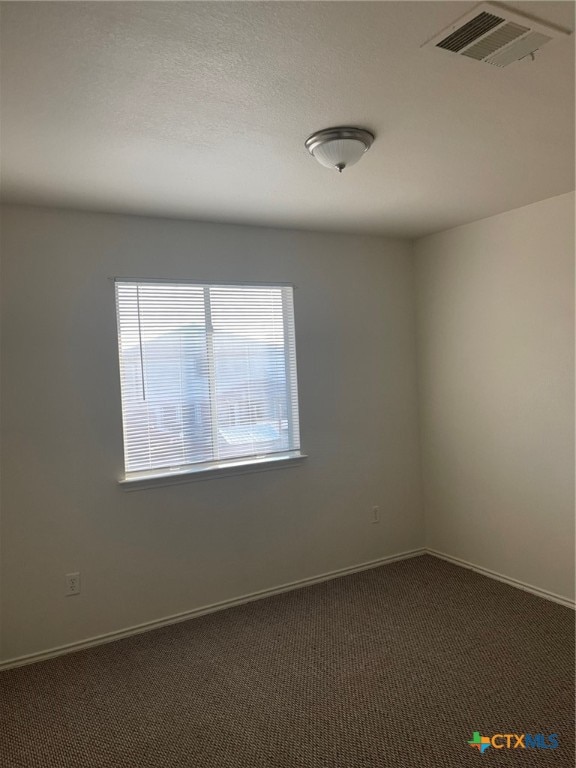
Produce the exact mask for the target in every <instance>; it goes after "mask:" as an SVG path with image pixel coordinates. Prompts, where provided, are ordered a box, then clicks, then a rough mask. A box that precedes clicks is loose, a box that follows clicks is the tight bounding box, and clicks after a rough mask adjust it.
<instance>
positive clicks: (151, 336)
mask: <svg viewBox="0 0 576 768" xmlns="http://www.w3.org/2000/svg"><path fill="white" fill-rule="evenodd" d="M116 307H117V315H118V342H119V359H120V381H121V391H122V416H123V427H124V459H125V470H126V479H138V478H140V477H149V476H151V475H152V476H156V475H169V474H172V473H175V472H176V473H182V472H187V471H190V472H192V471H195V470H196V471H197V470H199V469H211V468H215V467H222V466H227V465H230V464H234V463H238V462H240V463H244V462H247V461H250V460H252V461H261V460H262V459H263V458H283V457H286V458H288V457H290V456H291V455H298V454H299V448H300V436H299V427H298V393H297V380H296V347H295V338H294V307H293V290H292V288H291V287H288V286H273V285H271V286H261V285H202V284H195V283H184V282H174V283H168V282H136V281H128V280H116Z"/></svg>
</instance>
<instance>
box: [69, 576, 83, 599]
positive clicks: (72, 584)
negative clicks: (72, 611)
mask: <svg viewBox="0 0 576 768" xmlns="http://www.w3.org/2000/svg"><path fill="white" fill-rule="evenodd" d="M79 594H80V574H79V573H67V574H66V596H67V597H70V596H71V595H79Z"/></svg>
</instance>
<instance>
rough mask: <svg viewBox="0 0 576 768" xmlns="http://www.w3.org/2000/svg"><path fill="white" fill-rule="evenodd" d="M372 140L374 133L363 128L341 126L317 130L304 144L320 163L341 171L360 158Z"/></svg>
mask: <svg viewBox="0 0 576 768" xmlns="http://www.w3.org/2000/svg"><path fill="white" fill-rule="evenodd" d="M373 141H374V134H372V133H370V131H367V130H366V129H365V128H353V127H350V126H342V127H339V128H325V129H324V130H323V131H317V132H316V133H313V134H312V136H309V137H308V138H307V139H306V142H305V144H306V149H307V150H308V152H310V154H311V155H312V156H313V157H315V158H316V160H318V162H319V163H320V164H321V165H324V166H325V167H326V168H335V169H336V170H337V171H338V173H342V171H343V170H344V168H348V167H349V166H350V165H354V164H355V163H357V162H358V160H360V158H361V157H362V155H363V154H364V152H366V151H367V150H369V149H370V147H371V146H372V142H373Z"/></svg>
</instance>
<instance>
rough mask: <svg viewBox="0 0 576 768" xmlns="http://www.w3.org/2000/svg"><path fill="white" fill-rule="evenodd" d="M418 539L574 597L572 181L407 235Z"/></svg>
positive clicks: (509, 574) (457, 555)
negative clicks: (421, 500) (422, 533)
mask: <svg viewBox="0 0 576 768" xmlns="http://www.w3.org/2000/svg"><path fill="white" fill-rule="evenodd" d="M416 253H417V276H418V279H417V282H418V298H417V305H418V315H419V323H418V325H419V374H418V380H419V388H420V404H421V408H420V414H421V430H422V460H423V468H424V494H425V513H426V544H427V546H428V547H430V548H432V549H435V550H438V551H440V552H443V553H445V554H448V555H451V556H452V557H456V558H459V559H462V560H465V561H467V562H469V563H473V564H474V565H478V566H481V567H484V568H487V569H490V570H492V571H496V572H497V573H500V574H504V575H505V576H507V577H509V578H512V579H516V580H518V581H521V582H524V583H526V584H528V585H531V586H535V587H537V588H540V589H543V590H547V591H549V592H552V593H555V594H558V595H560V596H562V597H567V598H573V596H574V194H573V193H571V194H567V195H561V196H559V197H554V198H551V199H549V200H544V201H542V202H540V203H536V204H534V205H529V206H526V207H524V208H519V209H518V210H515V211H510V212H509V213H504V214H501V215H499V216H493V217H491V218H489V219H484V220H483V221H478V222H475V223H473V224H469V225H466V226H463V227H458V228H457V229H453V230H450V231H448V232H443V233H441V234H438V235H434V236H432V237H428V238H425V239H423V240H420V241H419V242H418V243H417V244H416Z"/></svg>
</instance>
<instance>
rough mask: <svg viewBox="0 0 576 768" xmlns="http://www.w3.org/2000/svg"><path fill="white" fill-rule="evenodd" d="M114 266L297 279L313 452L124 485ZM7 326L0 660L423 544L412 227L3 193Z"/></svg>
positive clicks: (303, 388)
mask: <svg viewBox="0 0 576 768" xmlns="http://www.w3.org/2000/svg"><path fill="white" fill-rule="evenodd" d="M112 276H132V277H172V278H190V279H198V280H204V281H214V282H219V281H222V282H225V281H242V280H245V281H251V280H255V281H267V280H269V281H288V282H293V283H295V284H296V285H297V291H296V297H295V301H296V333H297V352H298V365H299V384H300V405H301V432H302V445H303V449H304V450H305V451H306V452H307V453H308V454H309V459H308V460H307V461H306V462H305V463H304V464H303V465H301V466H296V467H291V468H287V469H279V470H274V471H268V472H261V473H254V474H248V475H242V476H237V477H227V478H217V479H211V480H207V481H202V482H192V483H187V484H184V485H176V486H172V487H161V488H155V489H152V490H142V491H138V492H132V493H127V492H125V491H124V490H122V488H121V487H119V486H118V484H117V482H116V481H117V479H118V478H119V477H120V475H121V473H122V431H121V413H120V390H119V379H118V364H117V351H116V350H117V347H116V320H115V309H114V296H113V286H112V283H111V282H110V280H109V278H110V277H112ZM2 332H3V338H2V358H3V368H2V432H3V435H2V438H3V439H2V473H3V474H2V481H3V485H2V560H1V565H2V616H3V631H2V651H1V658H3V659H9V658H13V657H17V656H20V655H24V654H30V653H34V652H38V651H42V650H47V649H50V648H53V647H57V646H59V645H62V644H65V643H71V642H75V641H81V640H83V639H86V638H90V637H92V636H96V635H101V634H104V633H108V632H113V631H115V630H121V629H124V628H127V627H130V626H133V625H137V624H140V623H143V622H147V621H153V620H156V619H161V618H163V617H167V616H171V615H173V614H177V613H179V612H182V611H188V610H191V609H194V608H197V607H200V606H204V605H208V604H212V603H215V602H217V601H221V600H225V599H228V598H234V597H238V596H241V595H245V594H248V593H251V592H254V591H257V590H262V589H266V588H269V587H274V586H277V585H280V584H283V583H286V582H291V581H294V580H298V579H303V578H307V577H311V576H314V575H317V574H321V573H324V572H327V571H331V570H334V569H338V568H343V567H346V566H352V565H355V564H360V563H363V562H365V561H369V560H372V559H376V558H380V557H383V556H386V555H392V554H396V553H401V552H404V551H406V550H411V549H413V548H417V547H420V546H422V545H423V521H422V514H421V500H420V479H419V478H420V470H419V448H418V431H417V418H416V392H415V328H414V295H413V260H412V256H411V248H410V245H409V244H408V243H402V242H398V241H393V240H386V239H382V238H375V237H355V236H346V235H324V234H314V233H304V232H290V231H281V230H272V229H259V228H249V227H234V226H217V225H209V224H196V223H190V222H179V221H170V220H160V219H144V218H137V217H124V216H113V215H110V216H107V215H100V214H83V213H75V212H66V211H58V210H48V209H45V210H43V209H34V208H25V207H18V206H14V207H11V206H7V207H5V208H4V211H3V219H2ZM373 505H379V506H380V507H381V513H382V520H381V522H380V524H379V525H373V524H371V508H372V506H373ZM76 570H79V571H81V573H82V580H83V582H82V594H81V595H80V596H78V597H73V598H67V597H64V574H66V573H68V572H71V571H76Z"/></svg>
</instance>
